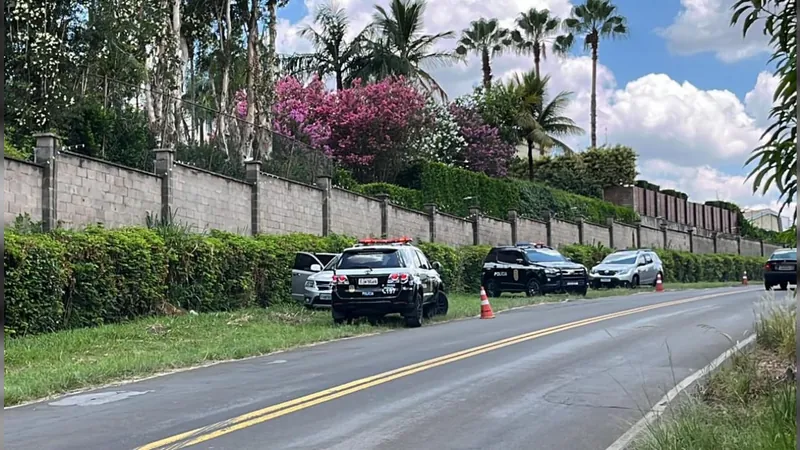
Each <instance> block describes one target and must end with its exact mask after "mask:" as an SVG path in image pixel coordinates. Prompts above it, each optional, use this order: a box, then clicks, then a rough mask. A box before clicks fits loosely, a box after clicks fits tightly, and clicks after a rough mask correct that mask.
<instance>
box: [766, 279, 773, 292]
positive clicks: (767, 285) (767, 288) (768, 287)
mask: <svg viewBox="0 0 800 450" xmlns="http://www.w3.org/2000/svg"><path fill="white" fill-rule="evenodd" d="M772 286H773V285H771V284H769V283H767V282H766V281H765V282H764V290H767V291H768V290H770V289H772Z"/></svg>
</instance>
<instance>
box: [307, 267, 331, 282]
mask: <svg viewBox="0 0 800 450" xmlns="http://www.w3.org/2000/svg"><path fill="white" fill-rule="evenodd" d="M308 279H309V280H311V281H328V282H330V281H332V280H333V271H332V270H324V271H322V272H317V273H315V274H312V275H311V276H309V277H308Z"/></svg>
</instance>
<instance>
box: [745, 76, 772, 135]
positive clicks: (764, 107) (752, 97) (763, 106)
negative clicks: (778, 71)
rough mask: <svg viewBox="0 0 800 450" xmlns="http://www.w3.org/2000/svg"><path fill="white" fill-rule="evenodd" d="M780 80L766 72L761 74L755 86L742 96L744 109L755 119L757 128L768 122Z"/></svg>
mask: <svg viewBox="0 0 800 450" xmlns="http://www.w3.org/2000/svg"><path fill="white" fill-rule="evenodd" d="M779 81H780V80H779V79H778V77H777V76H775V75H772V74H770V73H768V72H761V73H759V74H758V79H756V85H755V87H754V88H753V90H752V91H750V92H748V93H747V94H746V95H745V96H744V103H745V109H746V111H747V113H748V114H749V115H750V116H752V117H753V118H755V120H756V123H757V124H758V125H759V126H762V127H763V126H766V125H767V123H768V120H769V112H770V109H772V105H773V100H772V99H773V96H774V94H775V89H776V88H777V87H778V82H779Z"/></svg>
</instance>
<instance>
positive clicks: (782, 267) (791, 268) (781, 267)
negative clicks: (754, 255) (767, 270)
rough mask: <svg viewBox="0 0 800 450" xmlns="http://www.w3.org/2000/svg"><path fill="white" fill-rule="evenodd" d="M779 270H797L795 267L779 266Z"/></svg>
mask: <svg viewBox="0 0 800 450" xmlns="http://www.w3.org/2000/svg"><path fill="white" fill-rule="evenodd" d="M778 270H795V268H794V266H778Z"/></svg>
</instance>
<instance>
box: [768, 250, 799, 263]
mask: <svg viewBox="0 0 800 450" xmlns="http://www.w3.org/2000/svg"><path fill="white" fill-rule="evenodd" d="M769 259H789V260H795V261H797V249H786V250H776V251H775V253H773V254H772V256H770V258H769Z"/></svg>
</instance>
